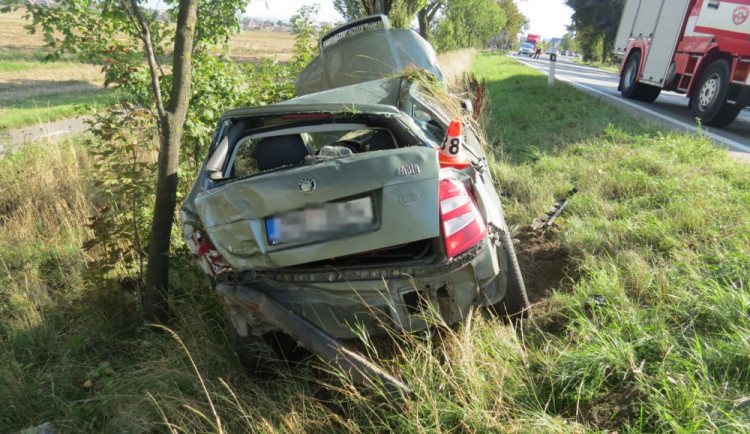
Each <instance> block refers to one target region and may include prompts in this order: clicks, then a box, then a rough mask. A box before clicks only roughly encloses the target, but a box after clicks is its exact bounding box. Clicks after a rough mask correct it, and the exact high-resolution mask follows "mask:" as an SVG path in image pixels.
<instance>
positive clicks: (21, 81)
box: [0, 11, 294, 132]
mask: <svg viewBox="0 0 750 434" xmlns="http://www.w3.org/2000/svg"><path fill="white" fill-rule="evenodd" d="M27 23H28V22H27V21H26V20H25V19H24V13H23V12H21V11H15V12H11V13H0V132H2V131H3V130H7V129H12V128H19V127H24V126H29V125H35V124H38V123H45V122H49V121H54V120H58V119H64V118H69V117H75V116H78V115H81V114H84V113H87V112H89V111H90V110H91V109H92V108H101V107H103V106H107V105H110V104H112V103H114V102H116V101H117V99H118V96H117V94H116V92H115V91H114V90H112V89H105V88H104V74H103V73H102V68H101V66H100V65H94V64H90V63H84V62H78V61H76V60H75V59H74V58H73V57H72V56H70V55H68V56H64V57H63V59H61V60H59V61H54V62H44V59H45V56H46V55H47V49H46V47H45V43H44V38H43V36H42V35H41V34H39V33H37V34H34V35H31V34H29V32H28V31H27V30H26V29H24V25H26V24H27ZM293 45H294V36H293V35H291V34H286V33H269V32H260V31H252V32H243V33H240V34H238V35H235V36H234V37H233V38H231V40H230V41H229V56H230V58H231V59H232V60H234V61H238V62H258V61H260V60H262V59H263V58H266V57H271V58H273V59H276V60H278V61H280V62H285V61H288V60H289V59H290V58H291V55H292V47H293Z"/></svg>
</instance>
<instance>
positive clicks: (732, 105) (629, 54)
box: [615, 0, 750, 127]
mask: <svg viewBox="0 0 750 434" xmlns="http://www.w3.org/2000/svg"><path fill="white" fill-rule="evenodd" d="M748 16H750V0H731V1H719V0H669V1H667V0H659V1H653V0H648V1H646V0H628V2H627V3H626V5H625V8H624V10H623V14H622V19H621V21H620V26H619V29H618V32H617V37H616V42H615V54H616V55H618V56H621V57H622V59H623V60H624V61H623V62H622V66H621V69H620V85H619V90H620V92H621V93H622V95H623V96H624V97H626V98H630V99H635V100H640V101H646V102H653V101H654V100H655V99H656V98H657V97H658V96H659V93H660V92H661V90H662V89H665V90H671V91H675V92H678V93H682V94H685V95H686V96H688V97H689V98H690V108H691V110H692V113H693V115H695V116H696V117H697V118H700V120H701V123H702V124H703V125H710V126H716V127H724V126H726V125H729V124H730V123H731V122H732V121H733V120H734V119H735V118H736V117H737V115H738V114H739V113H740V111H741V110H742V109H743V108H744V107H746V106H748V105H749V104H750V20H748Z"/></svg>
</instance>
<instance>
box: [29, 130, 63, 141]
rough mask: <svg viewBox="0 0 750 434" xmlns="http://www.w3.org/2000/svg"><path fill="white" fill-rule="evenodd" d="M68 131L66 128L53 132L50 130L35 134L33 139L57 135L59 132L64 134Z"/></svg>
mask: <svg viewBox="0 0 750 434" xmlns="http://www.w3.org/2000/svg"><path fill="white" fill-rule="evenodd" d="M69 132H70V131H68V130H60V131H55V132H52V133H47V134H42V135H41V136H36V137H34V140H36V139H43V138H45V137H52V136H59V135H60V134H66V133H69Z"/></svg>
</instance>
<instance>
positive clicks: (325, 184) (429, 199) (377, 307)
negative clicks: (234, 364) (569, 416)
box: [182, 16, 529, 369]
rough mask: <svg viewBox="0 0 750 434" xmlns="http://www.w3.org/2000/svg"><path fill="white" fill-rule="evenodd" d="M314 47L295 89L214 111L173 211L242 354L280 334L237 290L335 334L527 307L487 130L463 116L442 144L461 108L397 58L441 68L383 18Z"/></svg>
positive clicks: (416, 39) (409, 327) (253, 362)
mask: <svg viewBox="0 0 750 434" xmlns="http://www.w3.org/2000/svg"><path fill="white" fill-rule="evenodd" d="M391 44H392V45H391ZM320 47H321V50H320V53H321V54H320V56H319V57H318V58H316V59H315V60H314V61H313V62H312V63H311V64H310V65H309V66H308V68H307V69H306V70H305V71H304V72H303V73H302V74H300V76H299V77H298V79H297V83H296V85H297V89H298V94H300V95H302V96H300V97H297V98H294V99H291V100H288V101H285V102H283V103H279V104H273V105H267V106H258V107H248V108H239V109H236V110H230V111H228V112H225V113H224V114H223V115H222V116H221V118H220V119H219V122H218V128H217V129H216V132H215V133H214V136H213V140H212V142H211V145H210V149H209V151H208V155H207V156H206V159H205V161H204V163H203V166H202V170H201V171H200V173H199V174H198V176H197V179H196V180H195V182H194V185H193V187H192V190H191V191H190V193H189V195H188V196H187V199H186V200H185V203H184V205H183V208H182V219H183V233H184V237H185V240H186V242H187V245H188V246H189V248H190V249H191V251H192V252H193V254H194V255H195V256H196V259H197V261H198V263H199V264H200V266H201V267H202V268H203V270H204V271H205V272H206V274H208V275H209V276H210V277H211V279H212V280H213V281H214V283H215V285H216V289H217V290H218V292H219V294H221V295H222V297H223V298H224V302H225V305H226V306H227V309H228V314H229V318H230V319H231V323H232V325H233V327H232V336H233V339H232V341H233V343H234V344H235V350H236V351H237V353H238V355H239V356H240V360H241V361H242V362H243V364H244V365H245V366H246V367H248V368H249V369H254V367H255V366H257V364H258V361H259V352H258V350H257V347H258V346H259V345H272V343H273V342H274V341H275V340H276V338H277V336H278V333H279V332H288V330H286V329H285V328H284V326H283V325H281V326H279V325H278V321H269V318H263V317H261V316H258V314H257V310H255V309H253V308H252V306H251V307H248V306H247V305H244V304H241V303H238V302H237V301H236V298H235V296H242V294H243V293H251V292H254V293H262V294H263V295H264V296H265V297H268V298H269V299H272V300H273V301H274V302H275V303H278V304H280V305H281V306H283V307H284V308H285V309H287V310H289V311H292V312H293V313H294V314H295V315H297V316H298V317H301V318H302V319H303V321H305V322H306V323H309V324H312V325H314V327H317V328H318V329H320V330H322V331H323V332H324V333H326V334H328V335H329V336H332V337H334V338H352V337H355V336H357V334H358V333H365V334H366V335H377V334H383V333H387V330H389V329H395V330H402V331H418V330H424V329H428V328H430V327H431V324H430V323H429V321H427V320H426V319H425V314H426V313H428V312H436V313H437V314H438V315H440V316H441V317H442V319H443V320H444V321H445V322H446V323H448V324H452V323H455V322H457V321H460V320H462V319H463V318H465V317H466V315H467V314H468V313H469V312H470V311H471V309H472V306H496V307H497V308H498V309H500V307H501V306H502V309H503V310H504V311H505V312H507V313H509V314H511V315H515V314H519V313H522V312H523V311H525V310H526V309H527V308H528V306H529V305H528V299H527V296H526V290H525V288H524V285H523V280H522V277H521V274H520V270H519V268H518V264H517V262H516V259H515V253H514V248H513V242H512V241H511V238H510V234H509V230H508V226H507V224H506V222H505V218H504V215H503V209H502V205H501V202H500V198H499V196H498V193H497V191H496V190H495V187H494V183H493V180H492V177H491V171H490V168H489V166H488V160H487V157H486V155H485V153H484V149H483V145H484V143H483V142H482V140H481V135H479V134H478V133H477V132H476V131H475V130H474V128H473V127H471V124H470V123H469V122H466V123H464V124H463V131H462V132H461V133H462V134H461V135H462V136H463V137H464V139H465V144H463V145H462V144H460V143H459V141H453V140H449V141H447V142H446V130H447V129H448V128H449V126H451V125H452V124H453V122H452V119H453V118H454V116H455V114H449V110H448V106H446V105H445V104H446V103H445V101H443V102H441V100H440V99H436V98H434V97H433V96H431V94H430V92H428V90H427V89H425V88H423V87H421V86H420V84H419V81H418V80H417V81H415V80H414V79H412V78H409V77H411V75H409V74H404V75H403V76H399V75H397V73H398V69H394V68H399V67H400V65H406V64H408V63H414V64H416V65H418V66H421V67H423V68H425V69H426V70H428V71H432V74H433V75H435V77H437V79H440V77H441V73H440V69H439V67H438V66H437V63H436V60H435V59H436V58H435V54H434V51H433V50H432V47H431V46H429V44H428V43H427V42H426V41H425V40H424V39H422V38H421V37H420V36H419V35H417V34H416V33H414V32H412V31H409V30H400V29H390V28H388V25H387V20H386V19H385V17H382V16H376V17H368V18H364V19H362V20H359V21H355V22H353V23H349V24H346V25H344V26H342V27H340V28H337V29H335V30H333V31H331V32H330V33H328V34H327V35H325V36H323V38H322V39H321V44H320ZM341 59H348V60H349V61H350V62H348V63H347V64H346V65H342V63H341ZM356 59H359V60H357V61H355V60H356ZM384 65H389V66H388V68H391V69H390V71H388V72H389V73H388V74H386V73H385V72H386V71H385V70H383V68H384ZM347 68H348V70H347ZM373 76H375V77H386V78H377V79H372V77H373ZM453 125H456V124H453ZM451 128H453V127H451ZM456 137H458V136H456ZM441 147H442V149H443V150H445V149H449V150H450V152H453V150H455V151H456V152H459V150H460V151H461V152H460V153H459V154H461V153H463V154H465V155H464V160H463V161H462V162H460V164H459V162H457V161H458V160H452V159H450V158H449V159H445V158H443V157H441V155H444V154H441V153H440V149H441ZM459 160H460V159H459Z"/></svg>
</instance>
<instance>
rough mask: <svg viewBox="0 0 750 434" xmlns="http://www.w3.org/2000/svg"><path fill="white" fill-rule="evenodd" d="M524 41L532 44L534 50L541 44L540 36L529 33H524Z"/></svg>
mask: <svg viewBox="0 0 750 434" xmlns="http://www.w3.org/2000/svg"><path fill="white" fill-rule="evenodd" d="M526 42H528V43H531V44H534V50H535V51H536V49H537V48H539V47H540V46H541V45H542V42H543V41H542V36H541V35H535V34H532V33H529V34H528V35H526Z"/></svg>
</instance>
